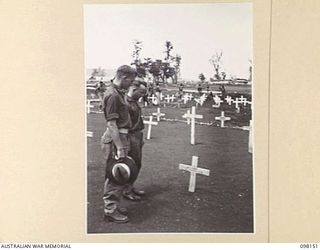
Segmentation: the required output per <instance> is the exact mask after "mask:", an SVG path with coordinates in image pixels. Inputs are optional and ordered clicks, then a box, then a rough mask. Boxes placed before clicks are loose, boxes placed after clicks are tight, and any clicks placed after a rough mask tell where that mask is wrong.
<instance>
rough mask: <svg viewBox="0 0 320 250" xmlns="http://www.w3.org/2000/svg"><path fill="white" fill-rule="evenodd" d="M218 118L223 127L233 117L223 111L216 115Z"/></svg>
mask: <svg viewBox="0 0 320 250" xmlns="http://www.w3.org/2000/svg"><path fill="white" fill-rule="evenodd" d="M215 119H216V120H219V121H220V122H221V126H220V127H221V128H224V122H225V121H229V120H230V119H231V118H230V117H226V116H224V111H221V116H218V117H215Z"/></svg>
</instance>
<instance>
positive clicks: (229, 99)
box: [224, 96, 233, 105]
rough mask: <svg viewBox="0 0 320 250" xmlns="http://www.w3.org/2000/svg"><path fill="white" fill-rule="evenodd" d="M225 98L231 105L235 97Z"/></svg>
mask: <svg viewBox="0 0 320 250" xmlns="http://www.w3.org/2000/svg"><path fill="white" fill-rule="evenodd" d="M224 99H225V100H226V101H227V103H228V105H231V103H232V102H233V99H232V97H231V96H227V97H226V98H224Z"/></svg>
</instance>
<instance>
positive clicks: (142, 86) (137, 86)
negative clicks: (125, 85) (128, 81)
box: [128, 78, 147, 101]
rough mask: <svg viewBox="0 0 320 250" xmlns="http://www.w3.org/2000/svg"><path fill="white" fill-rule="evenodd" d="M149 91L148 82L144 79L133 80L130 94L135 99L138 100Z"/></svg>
mask: <svg viewBox="0 0 320 250" xmlns="http://www.w3.org/2000/svg"><path fill="white" fill-rule="evenodd" d="M146 93H147V83H146V82H145V81H144V80H143V79H140V78H138V79H136V80H134V81H133V84H132V85H131V86H130V88H129V91H128V96H130V97H131V98H132V99H133V100H135V101H138V100H139V98H140V97H143V96H145V94H146Z"/></svg>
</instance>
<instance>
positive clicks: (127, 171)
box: [106, 156, 138, 185]
mask: <svg viewBox="0 0 320 250" xmlns="http://www.w3.org/2000/svg"><path fill="white" fill-rule="evenodd" d="M106 176H107V178H109V179H110V180H111V181H113V182H115V183H117V184H121V185H124V184H127V183H132V182H134V181H135V180H136V178H137V176H138V169H137V166H136V164H135V162H134V160H133V159H132V158H131V157H130V156H127V157H125V158H122V159H114V158H112V159H110V160H109V162H108V164H107V168H106Z"/></svg>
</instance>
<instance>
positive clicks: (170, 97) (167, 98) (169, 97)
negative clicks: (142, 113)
mask: <svg viewBox="0 0 320 250" xmlns="http://www.w3.org/2000/svg"><path fill="white" fill-rule="evenodd" d="M164 99H165V100H166V101H167V103H170V102H173V101H174V100H175V99H176V97H175V96H174V95H171V96H170V95H167V97H166V98H164Z"/></svg>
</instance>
